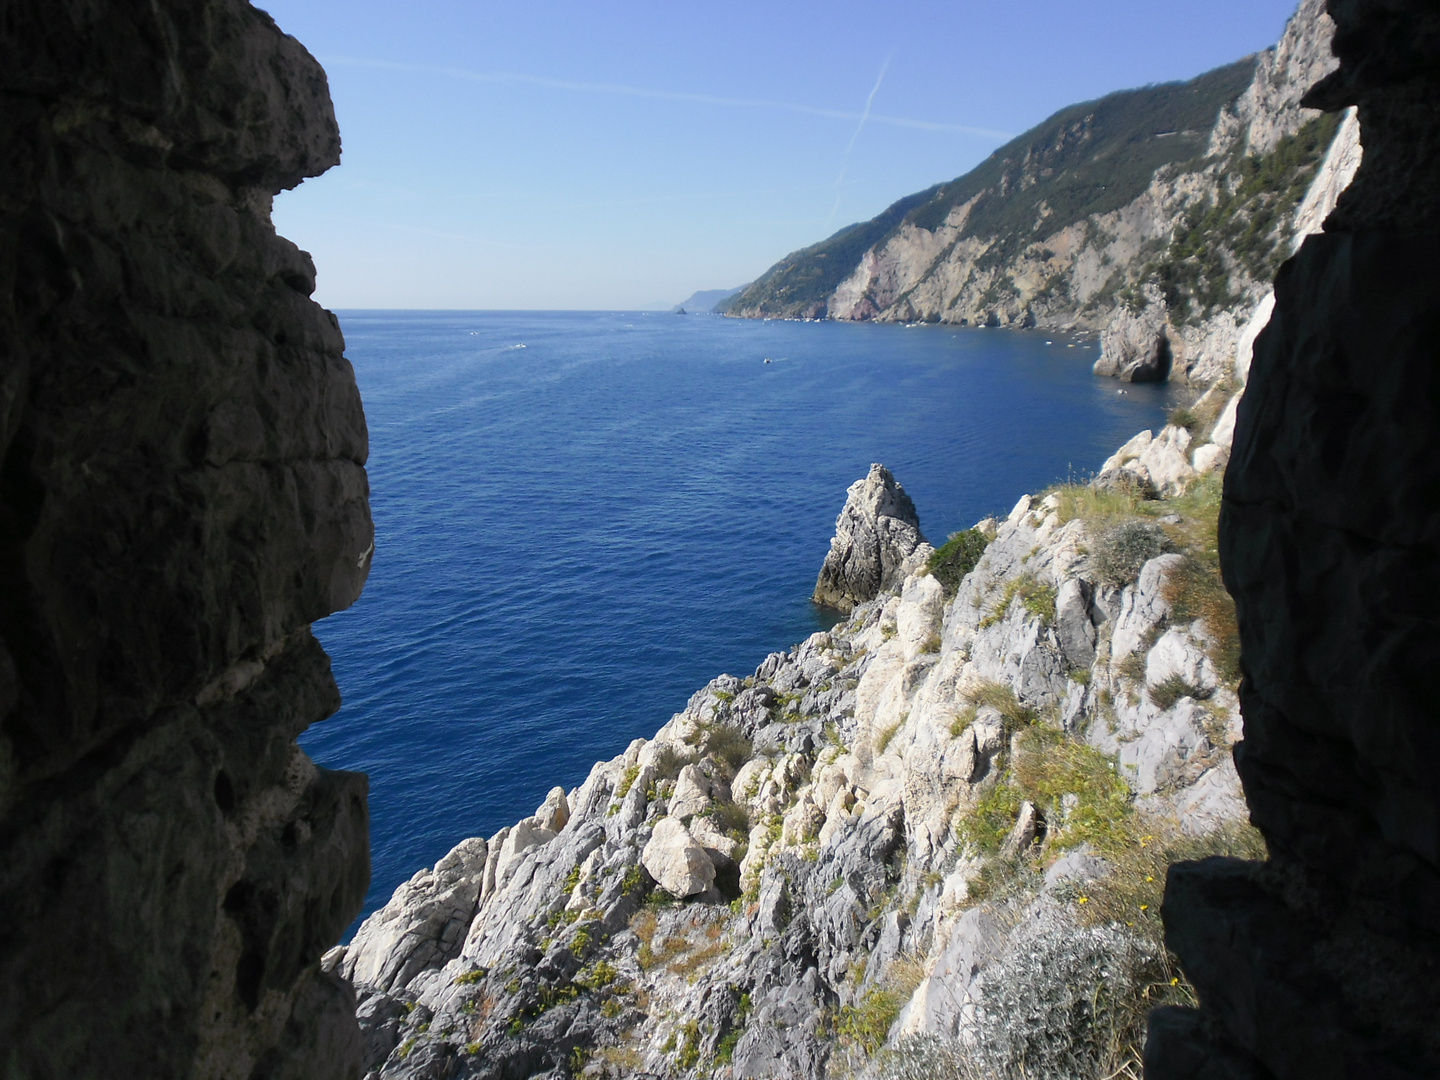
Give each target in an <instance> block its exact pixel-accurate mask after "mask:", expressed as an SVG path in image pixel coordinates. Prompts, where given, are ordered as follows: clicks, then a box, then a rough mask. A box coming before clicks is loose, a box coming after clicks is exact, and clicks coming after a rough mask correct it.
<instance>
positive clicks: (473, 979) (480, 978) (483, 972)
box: [455, 967, 490, 986]
mask: <svg viewBox="0 0 1440 1080" xmlns="http://www.w3.org/2000/svg"><path fill="white" fill-rule="evenodd" d="M489 974H490V969H489V968H483V967H479V968H475V969H474V970H473V971H466V972H464V973H463V974H460V975H457V976H456V977H455V985H456V986H474V985H475V984H476V983H478V982H484V981H485V977H486V976H487V975H489Z"/></svg>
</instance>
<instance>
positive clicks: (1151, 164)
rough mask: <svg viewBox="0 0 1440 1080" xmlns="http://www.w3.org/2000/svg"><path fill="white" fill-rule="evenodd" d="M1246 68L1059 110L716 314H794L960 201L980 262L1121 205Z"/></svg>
mask: <svg viewBox="0 0 1440 1080" xmlns="http://www.w3.org/2000/svg"><path fill="white" fill-rule="evenodd" d="M1254 71H1255V60H1254V58H1253V57H1249V58H1246V59H1244V60H1240V61H1237V62H1236V63H1234V64H1230V65H1228V66H1226V67H1222V68H1218V69H1216V70H1214V71H1210V72H1207V73H1206V74H1204V75H1201V76H1199V77H1198V78H1196V79H1192V80H1190V81H1189V82H1177V83H1165V84H1163V85H1160V86H1147V87H1143V88H1141V89H1138V90H1123V91H1120V92H1118V93H1114V94H1109V95H1107V96H1106V97H1103V98H1100V99H1099V100H1098V101H1089V102H1082V103H1081V104H1078V105H1072V106H1070V107H1068V108H1065V109H1061V110H1060V111H1059V112H1057V113H1055V114H1054V115H1053V116H1051V117H1049V118H1048V119H1047V120H1045V121H1044V122H1042V123H1040V124H1037V125H1036V126H1035V127H1033V128H1031V129H1030V130H1029V131H1027V132H1025V133H1024V134H1023V135H1020V136H1019V137H1018V138H1015V139H1013V140H1011V141H1010V142H1008V143H1006V144H1005V145H1004V146H1002V147H1001V148H1000V149H998V150H996V151H995V152H994V153H993V154H991V155H990V157H988V158H986V159H985V161H983V162H982V163H981V164H980V165H978V166H976V167H975V168H974V169H972V170H971V171H970V172H968V173H966V174H965V175H964V176H961V177H958V178H956V179H955V180H952V181H950V182H948V183H944V184H937V185H935V186H934V187H931V188H927V189H926V190H924V191H921V192H917V193H916V194H914V195H909V196H906V197H905V198H903V199H900V200H899V201H897V202H896V203H894V204H893V205H892V206H890V207H888V208H887V209H886V210H885V211H884V213H882V214H880V215H879V216H877V217H875V218H873V219H872V220H870V221H866V222H860V223H857V224H855V225H850V226H847V227H846V228H844V229H841V230H840V231H839V232H837V233H836V234H835V235H834V236H831V237H829V238H828V239H826V240H823V241H821V242H820V243H818V244H815V245H813V246H811V247H808V248H804V249H802V250H800V251H797V252H795V253H794V254H791V255H787V256H786V257H785V258H784V259H782V260H781V261H780V262H778V263H776V264H775V266H773V267H772V268H771V269H770V270H768V271H766V273H765V274H764V275H762V276H761V277H760V278H759V279H758V280H757V281H755V282H754V284H752V285H750V286H749V287H748V288H747V289H745V290H744V291H743V292H741V293H739V294H737V295H736V296H733V297H731V298H730V299H729V300H727V301H726V302H725V303H724V305H722V306H721V307H720V308H719V309H718V310H722V311H726V312H731V313H736V314H747V315H780V316H794V315H799V314H802V313H804V312H805V311H807V310H808V309H810V308H812V307H813V306H814V305H817V304H824V302H825V301H826V299H827V297H828V296H829V295H830V294H831V293H833V292H834V291H835V288H836V287H837V286H838V285H839V284H840V282H841V281H843V280H844V279H845V277H846V276H847V275H848V274H850V272H851V271H852V270H853V269H854V268H855V264H856V263H858V262H859V261H860V257H861V256H862V255H864V254H865V252H866V251H868V250H870V249H871V248H873V247H879V246H881V245H882V244H883V243H884V242H885V240H887V239H888V238H889V237H891V236H893V235H894V234H895V233H897V232H898V231H899V230H900V229H901V228H902V227H903V226H904V225H906V224H910V225H915V226H917V227H919V228H922V229H928V230H931V231H933V230H935V229H936V228H938V227H939V226H940V225H941V224H943V223H944V222H945V221H946V219H947V218H948V217H949V216H950V214H951V213H952V211H954V210H955V209H956V208H957V207H959V206H962V205H963V204H965V203H968V202H970V201H971V200H976V201H975V204H974V206H973V207H972V208H971V209H970V212H969V216H968V217H967V219H966V222H965V226H964V228H963V230H962V231H961V234H960V235H961V236H962V237H963V236H977V237H986V238H990V237H995V238H998V240H997V242H996V243H995V244H994V245H993V246H992V247H990V248H989V250H988V251H987V253H986V255H985V259H986V260H987V261H988V263H989V264H998V263H1000V262H1003V261H1004V260H1005V259H1006V258H1007V257H1008V256H1010V255H1012V254H1014V253H1015V252H1016V251H1018V250H1019V249H1020V248H1022V247H1024V246H1025V245H1026V244H1029V243H1031V242H1035V241H1043V240H1044V239H1045V238H1047V237H1048V236H1049V235H1050V234H1051V233H1053V232H1054V231H1056V229H1058V228H1060V227H1063V226H1064V225H1068V224H1070V223H1071V222H1074V221H1077V220H1080V219H1082V218H1085V217H1087V216H1088V215H1090V214H1103V213H1107V212H1109V211H1111V210H1116V209H1118V208H1120V207H1122V206H1124V205H1125V204H1126V203H1129V202H1131V201H1132V200H1134V199H1135V198H1136V196H1138V195H1139V194H1140V193H1141V192H1143V191H1144V190H1145V188H1146V187H1147V186H1148V185H1149V183H1150V180H1151V178H1152V177H1153V176H1154V173H1155V170H1156V169H1158V168H1160V167H1161V166H1162V165H1167V164H1171V163H1175V162H1183V161H1187V160H1191V159H1193V158H1195V157H1197V156H1198V155H1201V154H1203V153H1204V150H1205V145H1206V141H1207V140H1208V138H1209V135H1210V129H1211V127H1213V125H1214V123H1215V116H1216V113H1217V112H1219V110H1220V108H1221V107H1222V106H1224V105H1226V104H1228V103H1229V102H1231V101H1233V100H1234V99H1235V98H1236V97H1238V96H1239V95H1240V93H1241V92H1242V91H1244V89H1245V88H1246V86H1247V85H1249V83H1250V80H1251V78H1252V76H1253V75H1254ZM957 239H958V238H957Z"/></svg>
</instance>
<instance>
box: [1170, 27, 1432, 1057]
mask: <svg viewBox="0 0 1440 1080" xmlns="http://www.w3.org/2000/svg"><path fill="white" fill-rule="evenodd" d="M1330 11H1331V14H1332V15H1333V16H1334V18H1335V22H1336V26H1337V29H1336V33H1335V38H1334V48H1335V52H1336V54H1337V55H1338V56H1339V57H1340V68H1339V70H1338V71H1336V72H1335V73H1334V74H1333V75H1331V76H1329V77H1327V78H1326V79H1325V80H1324V81H1322V82H1321V83H1320V84H1319V85H1318V86H1317V87H1316V88H1315V89H1314V90H1312V91H1311V93H1310V94H1309V96H1308V97H1307V98H1306V102H1307V104H1310V105H1315V106H1321V107H1324V108H1329V109H1339V108H1341V107H1344V106H1347V105H1358V107H1359V114H1360V130H1361V132H1362V133H1363V141H1364V161H1363V164H1362V165H1361V166H1360V170H1359V172H1358V173H1357V175H1356V178H1355V181H1354V183H1353V184H1352V186H1351V187H1350V189H1349V190H1348V191H1347V192H1346V194H1344V195H1343V196H1342V197H1341V199H1340V202H1339V204H1338V206H1337V208H1336V210H1335V212H1334V214H1333V215H1332V216H1331V217H1330V218H1329V220H1328V221H1327V222H1326V226H1325V233H1324V234H1323V235H1319V236H1312V237H1310V238H1309V239H1308V240H1307V241H1306V242H1305V244H1304V246H1303V247H1302V248H1301V249H1300V252H1299V254H1297V255H1296V256H1295V257H1294V258H1293V259H1292V260H1291V261H1290V262H1289V263H1287V264H1286V265H1285V266H1283V267H1282V268H1281V270H1280V273H1279V276H1278V277H1277V279H1276V283H1275V310H1274V314H1273V316H1272V317H1271V320H1270V323H1269V326H1268V328H1267V329H1266V330H1265V331H1264V332H1263V333H1262V334H1261V335H1260V337H1259V339H1258V341H1257V343H1256V347H1255V356H1254V361H1253V364H1252V366H1251V369H1250V372H1249V383H1248V387H1247V390H1246V393H1245V397H1244V398H1243V400H1242V401H1241V403H1240V406H1239V409H1238V414H1237V419H1236V428H1235V441H1234V449H1233V452H1232V458H1231V462H1230V466H1229V470H1228V472H1227V474H1226V485H1225V500H1224V505H1223V510H1222V514H1221V519H1220V549H1221V557H1222V560H1223V565H1224V568H1225V578H1226V584H1227V586H1228V587H1229V589H1230V591H1231V593H1232V594H1233V595H1234V597H1235V600H1236V606H1237V610H1238V615H1239V624H1240V634H1241V643H1242V654H1241V656H1242V666H1243V669H1244V674H1245V680H1244V682H1243V683H1242V686H1241V702H1242V706H1243V710H1244V717H1245V738H1244V742H1243V743H1241V744H1239V745H1238V746H1237V747H1236V752H1235V761H1236V765H1237V767H1238V768H1239V772H1240V776H1241V779H1242V780H1243V782H1244V786H1245V794H1246V799H1247V801H1248V803H1249V806H1250V813H1251V817H1252V820H1253V821H1254V823H1255V824H1256V825H1257V826H1258V827H1259V828H1260V829H1261V830H1262V831H1263V832H1264V834H1265V837H1266V840H1267V843H1268V846H1269V850H1270V860H1269V861H1268V862H1267V863H1263V864H1260V863H1242V862H1236V861H1234V860H1221V859H1212V860H1206V861H1205V862H1199V863H1190V864H1179V865H1177V866H1176V867H1174V868H1173V869H1172V870H1171V872H1170V876H1169V881H1168V884H1167V887H1166V894H1165V907H1164V914H1165V924H1166V931H1167V939H1168V941H1169V942H1170V944H1171V946H1172V948H1174V950H1175V951H1176V952H1177V953H1178V954H1179V956H1180V958H1181V961H1182V963H1183V965H1184V967H1185V970H1186V972H1187V974H1188V975H1189V976H1190V978H1191V980H1192V981H1193V982H1194V984H1195V986H1196V988H1197V989H1198V990H1199V994H1200V1001H1201V1005H1202V1015H1199V1016H1197V1015H1195V1014H1192V1013H1188V1012H1185V1011H1167V1012H1166V1013H1164V1014H1162V1015H1161V1016H1159V1017H1158V1018H1157V1020H1156V1022H1155V1023H1153V1024H1152V1026H1151V1031H1150V1040H1149V1044H1148V1047H1147V1052H1146V1068H1145V1074H1146V1076H1147V1077H1152V1078H1157V1080H1168V1078H1179V1077H1192V1076H1216V1077H1220V1076H1225V1077H1229V1076H1245V1077H1267V1078H1268V1077H1279V1078H1291V1077H1294V1078H1297V1080H1298V1078H1302V1077H1303V1078H1305V1080H1326V1078H1330V1077H1335V1078H1340V1077H1362V1076H1363V1077H1372V1076H1374V1077H1380V1076H1384V1077H1420V1076H1426V1077H1433V1076H1436V1075H1440V1029H1437V1027H1436V1025H1435V1017H1436V1016H1437V1015H1440V980H1437V978H1436V973H1437V971H1440V735H1437V732H1440V728H1437V725H1436V722H1435V715H1436V711H1435V692H1434V673H1435V672H1436V671H1437V670H1440V622H1437V619H1436V616H1435V611H1436V602H1437V599H1440V577H1437V573H1436V567H1437V566H1440V533H1437V529H1436V492H1437V491H1440V454H1437V446H1436V432H1437V431H1440V383H1437V377H1440V375H1437V373H1440V352H1437V348H1440V347H1437V341H1440V272H1437V270H1436V267H1435V262H1434V258H1433V254H1432V253H1433V251H1434V249H1435V246H1436V243H1437V241H1440V194H1437V193H1440V10H1437V8H1436V7H1435V5H1434V4H1433V3H1421V2H1416V0H1391V2H1386V3H1379V2H1371V0H1332V3H1331V4H1330Z"/></svg>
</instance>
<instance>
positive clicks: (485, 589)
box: [301, 311, 1176, 933]
mask: <svg viewBox="0 0 1440 1080" xmlns="http://www.w3.org/2000/svg"><path fill="white" fill-rule="evenodd" d="M338 314H339V317H340V322H341V326H342V328H343V330H344V332H345V339H346V344H347V355H348V356H349V358H350V360H351V362H352V363H353V364H354V366H355V373H356V377H357V379H358V380H359V385H360V393H361V397H362V398H363V400H364V404H365V412H366V416H367V417H368V421H369V428H370V461H369V475H370V489H371V506H372V509H373V512H374V517H375V530H376V542H375V543H376V547H375V556H374V563H373V569H372V570H371V574H370V579H369V582H368V584H367V585H366V587H365V592H364V594H363V595H362V596H361V597H360V599H359V600H358V601H357V602H356V603H355V605H354V606H353V607H351V608H350V609H349V610H347V611H343V612H340V613H338V614H335V615H332V616H331V617H329V618H327V619H325V620H323V621H321V622H319V623H317V624H316V625H315V632H316V634H317V635H318V636H319V638H320V640H321V641H322V642H323V644H324V645H325V648H326V649H327V651H328V652H329V653H330V656H331V658H332V660H333V662H334V670H335V676H336V679H337V681H338V682H339V685H340V690H341V694H342V696H343V699H344V704H343V706H342V707H341V709H340V711H339V712H338V713H337V714H336V715H335V716H333V717H332V718H330V719H328V720H326V721H324V722H323V723H320V724H316V725H314V726H312V727H311V728H310V729H309V730H308V731H307V732H306V733H305V734H304V735H303V736H302V738H301V744H302V745H303V746H304V747H305V749H306V750H307V751H308V752H309V754H310V755H311V756H312V757H313V758H314V759H315V760H316V761H317V762H319V763H320V764H321V765H324V766H328V767H331V768H340V769H351V770H358V771H361V772H365V773H368V774H369V776H370V812H371V823H372V834H371V835H372V840H371V844H372V848H371V851H372V861H373V876H372V880H371V887H370V892H369V895H368V896H367V898H366V901H365V910H364V913H363V914H368V913H369V912H371V911H373V910H375V909H376V908H378V907H380V906H382V905H383V904H384V903H385V901H386V900H387V899H388V898H389V896H390V894H391V893H392V892H393V891H394V889H395V888H396V886H397V885H399V884H400V883H402V882H403V881H405V880H406V879H408V878H409V877H410V876H411V875H412V874H413V873H414V872H415V871H416V870H418V869H420V868H422V867H428V866H433V865H434V863H435V862H436V861H437V860H438V859H439V858H440V857H441V856H443V855H444V854H445V852H446V851H448V850H449V849H450V848H451V847H453V846H454V845H455V844H456V843H458V842H459V841H460V840H462V839H465V838H466V837H470V836H489V835H492V834H493V833H494V832H495V831H496V830H498V829H499V828H501V827H502V826H504V825H509V824H512V823H514V822H515V821H516V820H518V819H519V818H521V817H524V816H525V815H527V814H530V813H533V812H534V810H535V809H536V807H537V806H539V804H540V803H541V802H542V801H543V800H544V798H545V795H546V792H547V791H549V790H550V788H552V787H554V786H555V785H556V784H561V785H564V786H565V787H566V788H567V789H568V788H571V787H573V786H574V785H576V784H578V783H580V782H581V781H582V780H584V778H585V776H586V774H587V773H588V772H589V770H590V767H591V765H592V764H593V763H594V762H596V761H599V760H604V759H608V758H611V757H614V756H615V755H616V754H619V753H622V752H623V751H624V750H625V747H626V746H627V745H628V744H629V743H630V741H631V740H632V739H635V738H637V737H641V736H644V737H649V736H651V735H653V734H654V733H655V731H656V730H657V729H658V728H659V727H660V726H661V725H662V724H663V723H664V722H665V721H666V720H667V719H668V718H669V717H670V716H671V715H672V714H673V713H675V712H677V711H678V710H680V709H681V708H683V707H684V705H685V702H686V701H687V699H688V698H689V697H690V695H691V694H693V693H694V692H695V691H696V690H698V689H699V688H700V687H701V686H703V685H704V684H705V683H706V682H707V681H708V680H709V679H711V678H714V677H715V676H716V675H719V674H721V673H722V672H729V673H731V674H734V675H742V676H743V675H746V674H749V673H750V672H752V671H754V669H755V668H756V667H757V666H758V665H759V664H760V662H761V661H762V660H764V659H765V657H766V655H767V654H768V653H770V652H773V651H775V650H781V649H785V648H788V647H789V646H791V645H793V644H795V643H797V642H799V641H801V640H803V639H804V638H805V637H807V636H808V635H809V634H811V633H813V632H815V631H816V630H818V629H824V628H827V627H828V626H830V625H832V624H833V622H834V620H835V616H834V615H833V614H832V613H829V612H827V611H824V610H822V609H819V608H817V607H816V606H815V605H813V604H811V602H810V599H809V597H810V593H811V590H812V589H813V588H814V584H815V576H816V574H817V572H818V571H819V568H820V564H821V561H822V560H823V559H824V557H825V553H826V551H827V550H828V548H829V542H830V537H831V535H832V534H833V532H834V524H835V517H836V515H837V514H838V513H839V511H840V508H841V506H842V505H843V504H844V501H845V491H846V488H847V487H848V486H849V485H850V484H851V483H853V482H854V481H855V480H857V479H859V478H861V477H863V476H864V475H865V474H866V472H867V471H868V470H869V467H870V464H871V462H882V463H884V464H885V465H887V466H888V467H889V468H890V469H891V470H892V471H893V472H894V474H895V476H896V478H897V479H898V480H899V481H900V483H901V484H903V485H904V487H905V490H906V491H907V492H908V493H909V494H910V496H911V497H912V498H913V499H914V501H915V505H916V507H917V509H918V510H919V513H920V524H921V528H922V530H923V531H924V533H925V535H926V537H927V538H928V539H929V540H931V541H932V542H933V543H935V544H936V545H937V546H938V545H939V544H940V543H942V542H943V541H944V540H945V538H946V537H947V535H949V534H950V533H952V532H955V531H957V530H961V529H965V528H968V527H969V526H971V525H973V524H974V523H975V522H976V521H978V520H980V519H981V518H984V517H986V516H988V515H1003V514H1006V513H1008V512H1009V510H1010V508H1011V507H1012V506H1013V505H1014V504H1015V502H1016V500H1017V499H1018V498H1019V497H1020V496H1021V495H1023V494H1025V493H1034V492H1038V491H1040V490H1041V489H1043V488H1045V487H1047V486H1049V485H1051V484H1054V483H1057V482H1062V481H1066V480H1069V479H1083V478H1086V477H1088V476H1089V475H1090V474H1092V473H1093V472H1094V471H1095V470H1097V469H1098V468H1099V466H1100V464H1101V463H1102V462H1103V461H1104V460H1105V458H1106V457H1108V456H1109V455H1110V454H1111V453H1113V452H1114V450H1115V449H1116V448H1117V447H1118V446H1119V445H1120V444H1121V443H1122V442H1124V441H1125V440H1126V439H1128V438H1130V437H1131V436H1132V435H1134V434H1135V433H1136V432H1137V431H1139V430H1141V429H1142V428H1147V427H1148V428H1152V429H1154V428H1157V427H1158V426H1159V425H1161V424H1163V422H1164V415H1165V413H1166V411H1167V410H1168V409H1169V408H1170V407H1172V405H1173V404H1174V403H1175V402H1174V397H1175V394H1176V391H1175V390H1174V389H1172V388H1170V387H1167V386H1143V385H1140V386H1131V385H1124V386H1122V385H1121V384H1118V383H1116V382H1115V381H1114V380H1112V379H1100V378H1096V377H1095V376H1093V375H1092V374H1091V371H1090V368H1091V365H1092V364H1093V363H1094V361H1095V359H1096V357H1097V355H1098V346H1097V344H1096V343H1095V342H1094V341H1093V340H1089V339H1084V338H1077V337H1068V336H1060V335H1056V334H1050V333H1047V332H1046V331H1023V332H1022V331H1012V330H999V329H997V330H988V329H980V328H960V327H952V326H943V325H920V326H909V327H907V326H901V325H893V324H891V325H876V324H871V323H858V324H854V323H835V322H795V321H780V320H775V321H758V320H741V319H727V318H722V317H719V316H714V315H695V314H690V315H677V314H669V313H647V312H589V311H586V312H564V311H562V312H529V311H526V312H497V311H479V312H436V311H410V312H407V311H342V312H339V313H338ZM362 917H363V915H362ZM357 925H358V920H357ZM353 929H354V928H353V927H352V928H351V930H352V933H353Z"/></svg>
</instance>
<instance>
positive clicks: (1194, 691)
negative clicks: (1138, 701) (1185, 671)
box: [1145, 673, 1210, 709]
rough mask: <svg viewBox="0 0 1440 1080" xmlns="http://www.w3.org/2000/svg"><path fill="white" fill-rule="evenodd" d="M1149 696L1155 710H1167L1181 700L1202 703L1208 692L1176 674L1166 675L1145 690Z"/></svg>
mask: <svg viewBox="0 0 1440 1080" xmlns="http://www.w3.org/2000/svg"><path fill="white" fill-rule="evenodd" d="M1145 689H1146V693H1148V694H1149V695H1150V700H1151V701H1153V702H1154V703H1155V706H1156V708H1159V709H1168V708H1170V707H1171V706H1172V705H1174V704H1175V703H1176V702H1177V701H1179V700H1180V699H1181V698H1187V697H1188V698H1194V699H1195V700H1196V701H1203V700H1204V699H1205V698H1207V697H1209V696H1210V695H1209V692H1208V691H1206V690H1204V689H1203V688H1201V687H1199V686H1196V685H1195V684H1194V683H1192V682H1189V681H1188V680H1187V679H1186V678H1185V676H1183V675H1180V674H1178V673H1176V674H1174V675H1167V676H1165V678H1163V679H1161V680H1160V681H1159V682H1158V683H1155V684H1153V685H1152V686H1148V687H1146V688H1145Z"/></svg>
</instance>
